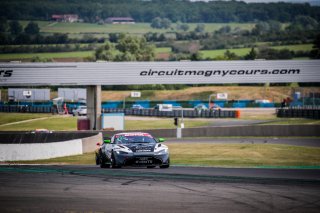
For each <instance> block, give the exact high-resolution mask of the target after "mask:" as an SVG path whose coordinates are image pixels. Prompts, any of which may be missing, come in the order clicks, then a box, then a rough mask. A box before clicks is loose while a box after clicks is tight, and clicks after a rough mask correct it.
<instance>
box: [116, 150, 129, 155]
mask: <svg viewBox="0 0 320 213" xmlns="http://www.w3.org/2000/svg"><path fill="white" fill-rule="evenodd" d="M116 153H117V154H118V155H127V154H129V153H128V152H124V151H116Z"/></svg>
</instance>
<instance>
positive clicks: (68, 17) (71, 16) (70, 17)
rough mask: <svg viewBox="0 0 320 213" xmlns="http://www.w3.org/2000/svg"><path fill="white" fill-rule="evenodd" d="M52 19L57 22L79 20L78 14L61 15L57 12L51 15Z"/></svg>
mask: <svg viewBox="0 0 320 213" xmlns="http://www.w3.org/2000/svg"><path fill="white" fill-rule="evenodd" d="M51 18H52V20H53V21H57V22H70V23H73V22H77V21H79V16H78V15H76V14H63V15H58V14H54V15H52V16H51Z"/></svg>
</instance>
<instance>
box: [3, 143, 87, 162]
mask: <svg viewBox="0 0 320 213" xmlns="http://www.w3.org/2000/svg"><path fill="white" fill-rule="evenodd" d="M82 153H83V152H82V141H81V139H77V140H71V141H65V142H53V143H31V144H0V161H17V160H39V159H49V158H56V157H63V156H68V155H79V154H82Z"/></svg>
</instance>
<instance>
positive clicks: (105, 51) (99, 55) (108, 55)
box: [95, 41, 115, 61]
mask: <svg viewBox="0 0 320 213" xmlns="http://www.w3.org/2000/svg"><path fill="white" fill-rule="evenodd" d="M95 58H96V60H104V61H113V60H114V58H115V56H114V45H113V44H111V43H110V42H109V41H107V42H106V43H105V44H104V45H103V46H101V47H99V48H98V49H97V50H96V51H95Z"/></svg>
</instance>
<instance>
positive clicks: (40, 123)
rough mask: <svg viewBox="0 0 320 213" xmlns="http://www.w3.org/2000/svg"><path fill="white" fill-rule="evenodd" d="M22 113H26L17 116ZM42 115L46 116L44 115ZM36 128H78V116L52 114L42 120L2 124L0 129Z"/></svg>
mask: <svg viewBox="0 0 320 213" xmlns="http://www.w3.org/2000/svg"><path fill="white" fill-rule="evenodd" d="M17 114H18V113H17ZM9 115H10V114H9ZM21 115H22V116H23V115H24V114H18V115H17V117H20V116H21ZM42 116H43V117H45V116H44V115H42ZM39 117H40V116H39ZM35 129H49V130H56V131H59V130H61V131H63V130H76V129H77V118H76V117H62V116H52V117H48V118H47V119H42V120H30V121H28V122H23V123H17V124H14V125H13V124H12V125H6V126H0V131H29V130H35Z"/></svg>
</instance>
